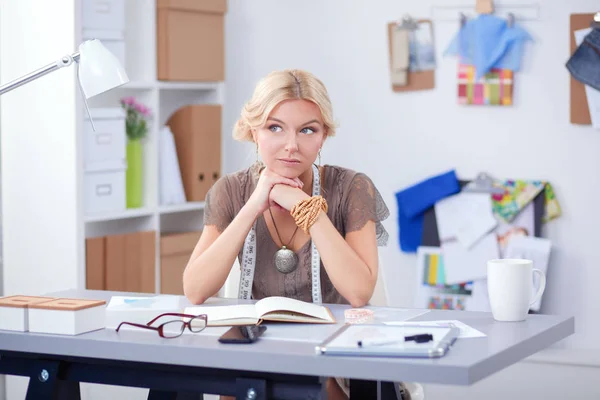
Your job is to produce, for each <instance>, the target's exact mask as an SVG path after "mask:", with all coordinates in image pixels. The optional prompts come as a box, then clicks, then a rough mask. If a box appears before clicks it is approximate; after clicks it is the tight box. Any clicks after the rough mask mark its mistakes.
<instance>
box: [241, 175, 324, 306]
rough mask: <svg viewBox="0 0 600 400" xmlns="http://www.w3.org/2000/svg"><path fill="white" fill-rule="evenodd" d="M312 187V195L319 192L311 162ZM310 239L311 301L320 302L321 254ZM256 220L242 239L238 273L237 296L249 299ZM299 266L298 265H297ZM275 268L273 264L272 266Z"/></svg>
mask: <svg viewBox="0 0 600 400" xmlns="http://www.w3.org/2000/svg"><path fill="white" fill-rule="evenodd" d="M312 168H313V188H312V195H313V196H318V195H320V194H321V178H320V174H319V168H318V167H317V166H316V165H314V164H313V166H312ZM310 240H311V253H312V254H311V270H310V272H311V278H312V285H311V287H312V301H313V303H321V302H322V300H321V256H320V255H319V251H318V250H317V246H316V245H315V243H314V242H313V241H312V239H310ZM256 251H257V248H256V221H254V224H253V225H252V227H251V228H250V232H248V235H247V236H246V240H245V241H244V249H243V252H242V271H241V275H240V288H239V291H238V298H240V299H245V300H250V299H251V298H252V282H253V281H254V270H255V269H256ZM298 267H300V266H298ZM273 268H275V266H273Z"/></svg>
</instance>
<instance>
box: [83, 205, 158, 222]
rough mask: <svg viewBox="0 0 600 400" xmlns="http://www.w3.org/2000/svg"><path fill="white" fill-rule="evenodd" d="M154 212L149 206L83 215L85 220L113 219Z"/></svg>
mask: <svg viewBox="0 0 600 400" xmlns="http://www.w3.org/2000/svg"><path fill="white" fill-rule="evenodd" d="M153 214H154V210H152V209H150V208H132V209H128V210H124V211H117V212H108V213H105V214H104V213H103V214H90V215H86V216H85V222H101V221H113V220H118V219H128V218H137V217H149V216H151V215H153Z"/></svg>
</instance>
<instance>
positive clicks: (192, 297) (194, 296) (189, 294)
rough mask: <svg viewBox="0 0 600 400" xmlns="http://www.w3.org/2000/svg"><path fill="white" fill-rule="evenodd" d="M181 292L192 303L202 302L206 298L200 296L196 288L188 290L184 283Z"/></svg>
mask: <svg viewBox="0 0 600 400" xmlns="http://www.w3.org/2000/svg"><path fill="white" fill-rule="evenodd" d="M183 294H184V295H185V297H186V299H188V301H189V302H190V303H192V304H193V305H199V304H203V303H204V302H205V301H206V300H207V298H206V296H202V294H201V293H199V292H198V291H197V290H196V291H194V290H190V289H189V288H187V287H186V286H185V285H184V286H183Z"/></svg>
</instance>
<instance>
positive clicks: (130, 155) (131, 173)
mask: <svg viewBox="0 0 600 400" xmlns="http://www.w3.org/2000/svg"><path fill="white" fill-rule="evenodd" d="M142 179H143V157H142V141H141V140H139V139H134V140H128V141H127V173H126V175H125V180H126V184H125V187H126V198H127V208H139V207H141V206H142V189H143V188H142Z"/></svg>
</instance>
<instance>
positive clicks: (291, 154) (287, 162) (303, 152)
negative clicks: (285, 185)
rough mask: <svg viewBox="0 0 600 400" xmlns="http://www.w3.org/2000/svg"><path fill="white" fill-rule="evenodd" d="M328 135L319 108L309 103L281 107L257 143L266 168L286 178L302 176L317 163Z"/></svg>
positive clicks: (293, 102) (258, 133) (258, 131)
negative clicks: (316, 160)
mask: <svg viewBox="0 0 600 400" xmlns="http://www.w3.org/2000/svg"><path fill="white" fill-rule="evenodd" d="M325 137H326V132H325V127H324V125H323V119H322V116H321V111H320V110H319V107H318V106H317V105H316V104H314V103H313V102H311V101H308V100H286V101H283V102H281V103H279V104H278V105H277V106H276V107H275V108H274V109H273V111H272V112H271V114H270V115H269V117H268V118H267V120H266V122H265V125H264V126H262V127H259V128H257V129H256V131H255V132H254V141H255V142H256V143H257V144H258V151H259V152H260V156H261V157H262V159H263V162H264V163H265V164H266V166H267V167H268V168H269V169H271V170H272V171H273V172H275V173H277V174H279V175H281V176H284V177H286V178H295V177H298V176H300V174H302V173H303V172H304V171H306V170H307V169H308V168H310V166H311V165H312V164H313V163H314V162H315V159H316V158H317V155H318V154H319V150H320V149H321V146H322V145H323V141H324V140H325Z"/></svg>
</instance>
